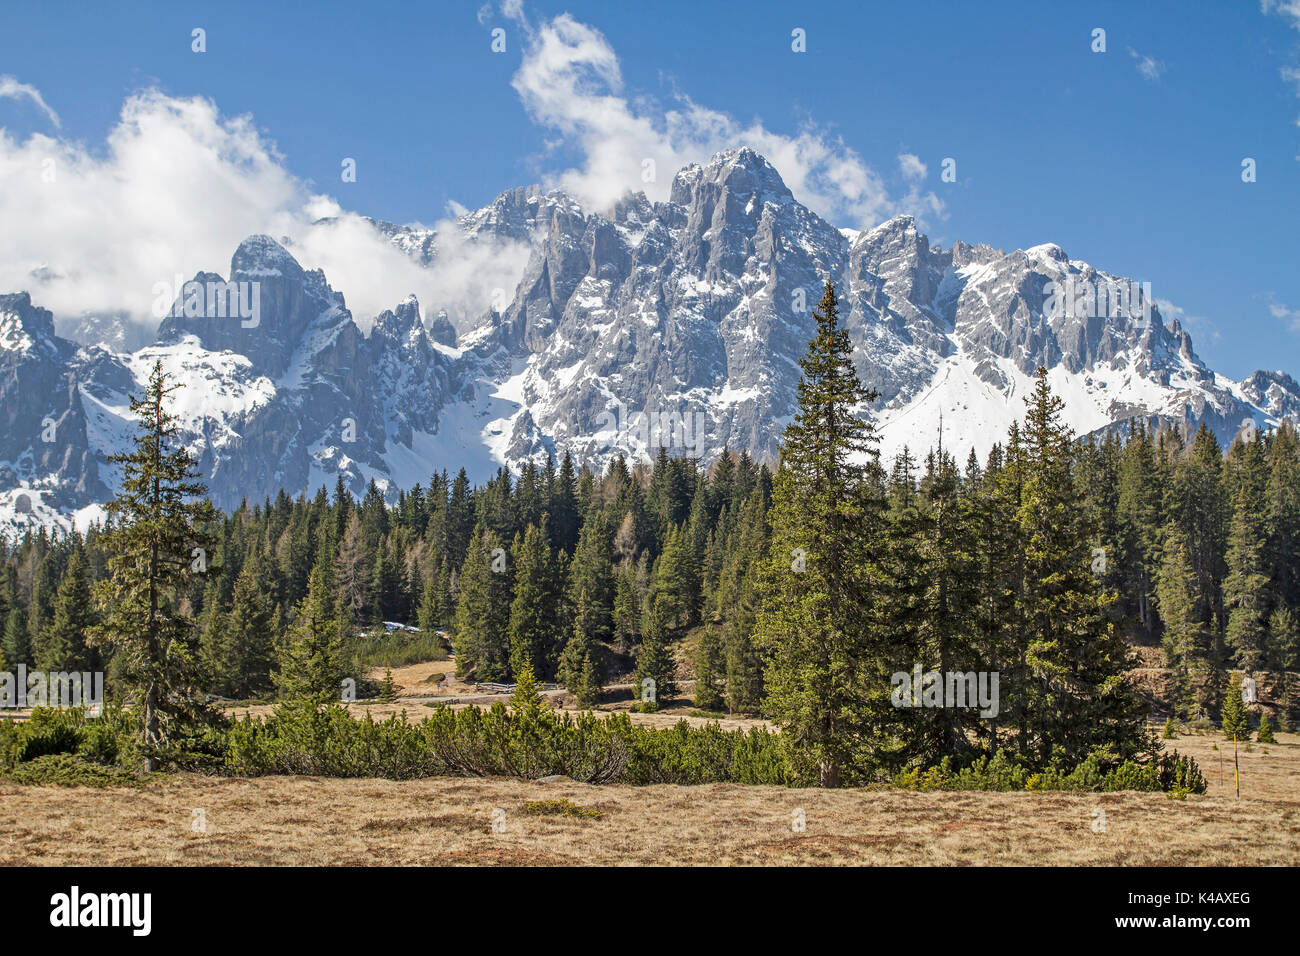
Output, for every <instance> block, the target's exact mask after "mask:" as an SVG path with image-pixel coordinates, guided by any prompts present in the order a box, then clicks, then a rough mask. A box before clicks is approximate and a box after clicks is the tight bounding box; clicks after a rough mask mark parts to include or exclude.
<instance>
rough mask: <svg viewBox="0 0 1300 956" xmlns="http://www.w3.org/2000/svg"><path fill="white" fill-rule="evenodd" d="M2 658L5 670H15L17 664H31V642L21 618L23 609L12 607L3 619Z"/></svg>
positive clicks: (25, 622)
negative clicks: (3, 658)
mask: <svg viewBox="0 0 1300 956" xmlns="http://www.w3.org/2000/svg"><path fill="white" fill-rule="evenodd" d="M3 646H4V657H5V666H6V667H7V668H15V667H17V666H18V665H19V664H31V663H32V654H31V642H30V640H29V638H28V634H27V621H26V619H25V618H24V616H23V609H22V608H20V607H17V606H15V607H13V608H12V609H11V610H10V611H9V614H8V616H7V617H6V618H5V629H4V644H3Z"/></svg>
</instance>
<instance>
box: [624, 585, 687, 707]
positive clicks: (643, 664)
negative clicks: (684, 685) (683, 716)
mask: <svg viewBox="0 0 1300 956" xmlns="http://www.w3.org/2000/svg"><path fill="white" fill-rule="evenodd" d="M642 620H644V622H645V633H644V635H643V636H642V638H641V650H640V652H639V653H638V654H637V658H636V676H635V679H634V681H633V684H634V686H633V693H634V694H635V695H636V696H638V697H639V698H640V699H641V701H642V706H643V707H644V709H646V710H659V709H660V708H661V707H662V706H663V703H664V701H666V700H669V699H670V698H672V697H673V696H675V695H676V693H677V682H676V679H675V676H676V672H677V665H676V663H675V662H674V660H673V654H672V650H671V648H670V647H669V646H668V638H669V635H668V628H667V627H666V625H665V622H664V617H663V614H662V613H661V612H660V611H659V607H658V603H657V602H655V601H654V600H653V599H649V598H647V600H646V607H645V608H644V610H643V611H642ZM647 680H649V681H652V682H653V683H650V684H647V683H646V681H647ZM647 689H653V692H654V693H653V696H652V698H651V699H650V700H646V699H645V695H646V691H647Z"/></svg>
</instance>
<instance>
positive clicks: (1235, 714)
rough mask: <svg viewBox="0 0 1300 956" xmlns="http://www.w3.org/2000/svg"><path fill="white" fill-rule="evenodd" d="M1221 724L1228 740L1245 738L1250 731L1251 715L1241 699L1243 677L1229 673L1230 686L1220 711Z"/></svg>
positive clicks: (1224, 695) (1225, 689)
mask: <svg viewBox="0 0 1300 956" xmlns="http://www.w3.org/2000/svg"><path fill="white" fill-rule="evenodd" d="M1219 726H1220V727H1222V728H1223V736H1224V739H1226V740H1245V739H1247V737H1248V735H1249V733H1250V717H1249V715H1248V714H1247V713H1246V705H1245V702H1243V701H1242V699H1241V677H1240V676H1239V675H1238V674H1236V673H1230V674H1228V686H1227V687H1226V688H1224V691H1223V706H1222V707H1221V708H1220V711H1219Z"/></svg>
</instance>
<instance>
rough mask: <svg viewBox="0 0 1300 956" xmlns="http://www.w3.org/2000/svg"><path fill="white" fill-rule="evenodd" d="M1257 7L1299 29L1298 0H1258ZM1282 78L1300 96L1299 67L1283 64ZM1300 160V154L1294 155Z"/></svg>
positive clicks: (1297, 120)
mask: <svg viewBox="0 0 1300 956" xmlns="http://www.w3.org/2000/svg"><path fill="white" fill-rule="evenodd" d="M1259 9H1260V11H1261V12H1262V13H1264V14H1265V15H1268V14H1271V13H1276V14H1277V15H1278V16H1280V17H1282V18H1284V19H1286V20H1289V21H1291V27H1292V29H1295V30H1300V0H1259ZM1280 72H1281V75H1282V79H1283V80H1285V81H1286V82H1288V83H1290V84H1291V85H1293V86H1294V87H1295V95H1296V96H1298V97H1300V69H1297V68H1296V67H1294V66H1284V67H1282V69H1281V71H1280ZM1296 125H1297V126H1300V117H1297V118H1296ZM1296 159H1297V160H1300V156H1297V157H1296Z"/></svg>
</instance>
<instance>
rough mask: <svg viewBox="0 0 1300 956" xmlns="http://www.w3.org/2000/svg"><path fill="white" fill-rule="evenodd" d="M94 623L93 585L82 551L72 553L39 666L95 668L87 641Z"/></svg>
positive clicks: (75, 668)
mask: <svg viewBox="0 0 1300 956" xmlns="http://www.w3.org/2000/svg"><path fill="white" fill-rule="evenodd" d="M94 624H95V613H94V610H93V608H92V607H91V603H90V582H89V581H88V579H87V577H86V563H85V560H84V558H83V557H82V553H81V549H80V548H78V549H76V550H75V551H73V553H72V557H71V558H70V559H69V560H68V567H67V570H66V571H64V574H63V580H62V581H60V582H59V588H58V592H57V594H56V596H55V598H54V616H53V620H51V622H50V627H49V629H48V631H47V632H46V635H45V640H44V641H43V642H42V648H41V655H40V656H39V657H38V658H37V659H36V666H37V668H39V669H40V670H43V671H80V670H89V669H92V666H91V665H92V663H93V662H92V658H93V656H94V655H93V653H92V652H91V651H90V650H89V649H88V648H87V644H86V638H87V634H88V633H89V631H90V628H91V627H93V626H94Z"/></svg>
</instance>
